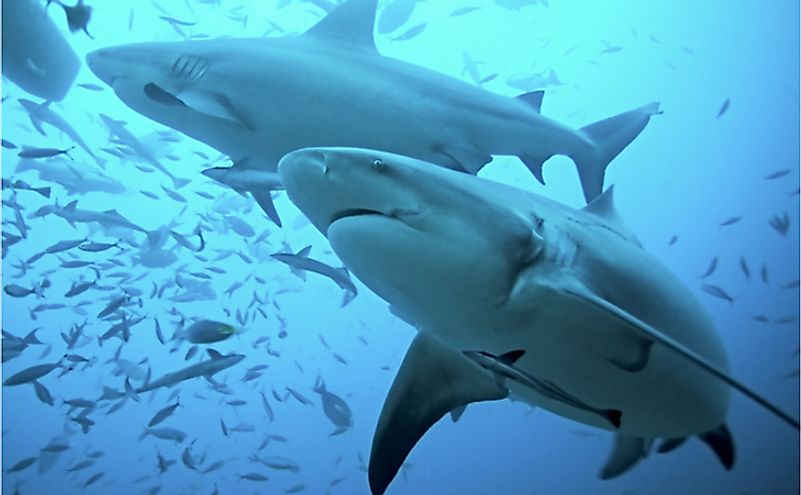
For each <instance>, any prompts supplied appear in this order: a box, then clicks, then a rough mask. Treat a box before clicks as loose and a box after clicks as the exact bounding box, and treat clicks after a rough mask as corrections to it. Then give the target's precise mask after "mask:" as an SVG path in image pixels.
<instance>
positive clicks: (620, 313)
mask: <svg viewBox="0 0 801 495" xmlns="http://www.w3.org/2000/svg"><path fill="white" fill-rule="evenodd" d="M566 292H567V293H568V294H570V295H572V296H574V297H577V298H579V299H583V300H585V301H587V302H589V303H590V304H593V305H595V306H596V307H598V308H599V309H602V310H604V311H607V312H609V313H610V314H612V315H614V316H615V317H617V318H618V319H620V320H621V321H623V322H624V323H626V324H628V326H629V328H631V329H632V330H634V331H635V332H636V333H637V334H638V335H640V336H642V337H644V338H646V339H649V340H652V341H654V342H655V343H659V344H661V345H663V346H665V347H667V348H668V349H670V350H671V351H673V352H675V353H677V354H680V355H681V356H683V357H684V358H685V359H687V360H688V361H690V362H691V363H693V364H694V365H695V366H697V367H699V368H701V369H703V370H704V371H706V372H708V373H709V374H711V375H713V376H715V377H717V378H718V379H720V380H721V381H723V382H725V383H726V384H728V385H729V386H731V387H732V388H734V389H736V390H738V391H740V392H741V393H742V394H743V395H745V396H747V397H748V398H749V399H751V400H753V401H754V402H756V403H757V404H759V405H760V406H762V407H763V408H765V409H767V410H768V411H770V412H771V413H772V414H773V415H775V416H776V417H778V418H779V419H781V420H783V421H785V422H786V423H788V424H789V425H791V426H792V427H793V428H795V429H796V430H798V429H799V425H798V420H797V419H795V418H792V417H791V416H790V415H789V414H787V413H785V412H784V411H782V410H781V409H779V408H778V407H777V406H775V405H774V404H772V403H771V402H770V401H768V400H767V399H765V398H764V397H762V396H761V395H759V394H758V393H756V392H755V391H754V390H751V389H750V388H749V387H747V386H746V385H744V384H743V383H741V382H739V381H738V380H736V379H734V378H733V377H732V376H730V375H729V374H728V373H726V372H725V371H724V370H722V369H720V368H719V367H718V366H717V365H715V364H714V363H711V362H709V361H708V360H707V359H706V358H704V357H703V356H701V355H699V354H698V353H696V352H695V351H693V350H692V349H688V348H687V347H686V346H684V345H683V344H681V343H680V342H677V341H676V340H674V339H673V338H671V337H670V336H668V335H665V334H663V333H662V332H660V331H659V330H657V329H656V328H654V327H652V326H651V325H649V324H648V323H646V322H644V321H642V320H640V319H639V318H637V317H636V316H634V315H632V314H630V313H628V312H626V311H625V310H623V309H622V308H620V307H618V306H615V305H614V304H612V303H610V302H609V301H607V300H605V299H603V298H601V297H598V296H597V295H595V294H593V293H592V292H590V291H589V290H587V289H567V290H566Z"/></svg>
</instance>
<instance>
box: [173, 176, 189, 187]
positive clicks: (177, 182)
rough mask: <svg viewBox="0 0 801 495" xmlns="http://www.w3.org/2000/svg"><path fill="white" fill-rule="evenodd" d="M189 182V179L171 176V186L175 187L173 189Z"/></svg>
mask: <svg viewBox="0 0 801 495" xmlns="http://www.w3.org/2000/svg"><path fill="white" fill-rule="evenodd" d="M190 182H192V181H190V180H189V179H179V178H178V177H173V178H172V185H173V187H175V189H181V188H182V187H184V186H185V185H187V184H189V183H190Z"/></svg>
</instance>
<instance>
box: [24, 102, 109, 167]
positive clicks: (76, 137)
mask: <svg viewBox="0 0 801 495" xmlns="http://www.w3.org/2000/svg"><path fill="white" fill-rule="evenodd" d="M19 103H20V105H22V108H24V109H25V111H26V112H28V117H29V118H30V120H31V124H33V126H34V127H35V128H36V130H37V131H39V134H41V135H42V136H46V135H47V134H46V133H45V130H44V126H43V124H49V125H51V126H53V127H55V128H56V129H58V130H59V131H61V132H63V133H64V134H66V135H67V136H68V137H69V138H70V139H72V140H73V142H75V144H77V145H78V146H80V147H81V148H82V149H83V150H84V151H86V153H87V154H88V155H89V156H91V157H92V159H93V160H94V161H95V163H97V164H98V165H99V166H100V167H103V166H104V165H105V163H106V161H105V160H103V159H102V158H99V157H98V156H97V155H95V154H94V153H93V152H92V150H91V148H89V145H87V144H86V141H84V140H83V138H81V135H80V134H78V131H76V130H75V129H74V128H73V127H72V126H71V125H70V123H69V122H67V120H66V119H64V117H62V116H61V115H59V114H58V113H56V112H55V111H54V110H53V109H52V108H50V103H51V102H50V101H45V102H43V103H36V102H35V101H31V100H28V99H27V98H20V99H19Z"/></svg>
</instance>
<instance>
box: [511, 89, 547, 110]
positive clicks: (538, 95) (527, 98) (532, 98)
mask: <svg viewBox="0 0 801 495" xmlns="http://www.w3.org/2000/svg"><path fill="white" fill-rule="evenodd" d="M544 96H545V91H542V90H537V91H531V92H530V93H523V94H522V95H518V96H517V99H518V100H520V101H522V102H523V103H525V104H526V105H529V106H531V107H532V108H534V110H536V111H537V113H540V111H541V109H542V98H543V97H544Z"/></svg>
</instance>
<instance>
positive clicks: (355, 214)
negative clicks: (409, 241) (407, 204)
mask: <svg viewBox="0 0 801 495" xmlns="http://www.w3.org/2000/svg"><path fill="white" fill-rule="evenodd" d="M420 213H421V212H420V211H418V210H411V209H404V208H392V209H390V210H389V211H388V212H386V213H384V212H382V211H378V210H372V209H369V208H348V209H345V210H340V211H337V212H335V213H334V214H333V215H332V216H331V220H330V221H329V222H328V228H329V229H330V228H331V226H332V225H334V224H335V223H337V222H338V221H340V220H344V219H354V218H360V217H364V218H367V217H372V218H384V219H386V220H392V221H398V222H401V223H403V224H404V225H406V226H407V227H412V226H411V225H409V223H408V222H407V221H406V220H408V219H409V218H410V217H414V216H418V215H420ZM412 228H414V227H412Z"/></svg>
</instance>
